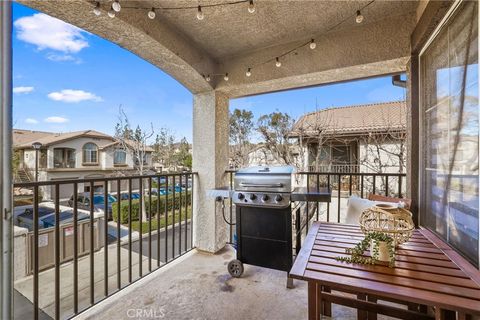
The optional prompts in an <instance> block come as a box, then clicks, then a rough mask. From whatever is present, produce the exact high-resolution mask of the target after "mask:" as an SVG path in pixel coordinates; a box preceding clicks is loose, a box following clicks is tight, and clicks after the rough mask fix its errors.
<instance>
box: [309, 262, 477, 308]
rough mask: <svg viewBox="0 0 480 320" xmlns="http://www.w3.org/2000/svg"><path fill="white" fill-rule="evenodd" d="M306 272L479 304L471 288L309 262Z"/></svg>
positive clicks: (475, 292) (475, 293) (475, 290)
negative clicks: (456, 297) (439, 294)
mask: <svg viewBox="0 0 480 320" xmlns="http://www.w3.org/2000/svg"><path fill="white" fill-rule="evenodd" d="M306 269H307V270H312V271H320V272H325V273H330V274H337V275H342V276H345V277H350V278H356V279H359V280H363V279H368V280H370V281H376V282H379V283H386V284H394V285H397V286H401V287H409V288H413V289H415V288H423V289H424V290H426V291H432V292H438V293H446V294H450V295H452V296H459V297H465V298H471V299H476V300H478V303H480V290H479V289H472V288H463V287H459V286H454V285H447V284H440V283H437V282H432V281H425V280H420V279H411V278H405V277H399V276H393V277H392V276H391V275H386V274H382V273H379V272H376V271H372V270H362V269H361V268H350V269H347V268H342V267H339V266H330V265H325V264H320V263H314V262H310V263H308V264H307V268H306Z"/></svg>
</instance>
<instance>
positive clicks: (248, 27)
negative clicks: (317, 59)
mask: <svg viewBox="0 0 480 320" xmlns="http://www.w3.org/2000/svg"><path fill="white" fill-rule="evenodd" d="M222 2H224V3H225V2H231V0H223V1H219V0H202V1H198V3H200V4H202V5H208V4H212V3H216V4H218V3H222ZM369 2H370V0H369V1H319V0H316V1H315V0H309V1H299V0H297V1H273V0H267V1H261V0H257V1H255V2H254V3H255V7H256V11H255V13H253V14H251V13H249V12H248V11H247V6H248V3H239V4H235V5H226V6H219V7H213V8H208V7H206V8H203V9H202V11H203V12H204V15H205V18H204V19H203V20H202V21H199V20H197V18H196V12H197V10H196V9H190V10H160V11H158V18H157V19H156V22H157V23H162V21H166V22H168V23H169V24H170V25H172V26H173V27H174V28H175V29H176V30H178V31H179V32H181V33H182V34H183V35H185V36H186V37H187V38H188V39H190V40H191V41H192V43H194V44H195V45H196V46H198V47H200V48H202V49H203V50H205V51H206V52H208V53H209V54H210V55H211V56H212V57H213V58H214V59H217V60H223V59H224V58H226V57H231V56H238V55H245V54H248V53H249V52H252V51H256V50H259V49H262V48H266V47H270V46H274V45H278V44H282V43H289V42H292V41H297V40H299V39H305V38H309V37H315V36H318V35H319V34H323V33H324V32H326V31H328V30H330V31H338V30H343V29H349V28H353V27H356V26H358V25H357V24H356V23H355V12H356V11H357V10H358V9H360V8H362V7H364V6H365V5H367V4H368V3H369ZM192 3H194V4H196V3H197V1H191V0H190V1H187V0H179V1H172V0H156V1H125V7H127V6H132V5H133V6H137V7H145V8H149V7H152V6H153V7H172V6H179V7H182V6H192ZM416 6H417V3H416V2H415V1H381V0H380V1H375V2H374V3H372V4H371V5H369V6H368V7H367V8H366V9H365V10H364V11H362V14H363V15H364V17H365V20H364V22H363V23H362V24H371V23H375V22H377V21H379V20H383V19H385V18H391V17H395V16H401V15H404V14H406V13H409V12H414V11H415V9H416ZM129 10H130V11H129ZM125 12H129V13H130V12H131V9H125ZM352 15H353V17H352ZM349 17H350V18H349ZM344 20H345V21H344ZM341 21H344V22H343V23H341V24H340V25H337V24H338V23H339V22H341ZM335 26H336V27H335ZM333 27H335V28H334V29H333V30H331V29H332V28H333Z"/></svg>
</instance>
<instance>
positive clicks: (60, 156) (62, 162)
mask: <svg viewBox="0 0 480 320" xmlns="http://www.w3.org/2000/svg"><path fill="white" fill-rule="evenodd" d="M53 166H54V168H75V149H70V148H55V149H53Z"/></svg>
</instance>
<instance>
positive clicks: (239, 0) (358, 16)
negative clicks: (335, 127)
mask: <svg viewBox="0 0 480 320" xmlns="http://www.w3.org/2000/svg"><path fill="white" fill-rule="evenodd" d="M375 1H376V0H371V1H370V2H368V3H367V4H365V5H363V6H362V7H361V8H359V9H357V10H355V12H354V13H352V14H350V15H348V16H347V17H345V18H344V19H342V20H341V21H339V22H337V23H336V24H334V25H332V26H330V27H329V28H328V29H326V30H325V31H323V32H322V33H321V34H317V35H316V37H312V38H311V40H309V41H307V42H303V43H301V44H299V45H297V46H295V47H293V48H291V49H289V50H287V51H285V52H282V53H280V54H279V55H276V56H274V57H272V58H269V59H266V60H264V61H260V62H257V63H254V64H251V65H249V66H248V67H247V68H246V72H245V76H246V77H251V76H252V74H253V72H252V70H253V69H255V68H258V67H260V66H263V65H265V64H269V63H273V62H275V66H276V67H278V68H280V67H281V66H282V60H283V59H282V58H284V57H285V56H288V55H290V54H292V53H296V52H297V50H299V49H301V48H303V47H306V46H309V48H310V49H311V50H314V49H315V48H316V47H317V44H316V43H315V38H319V37H321V36H323V35H325V34H327V33H329V32H331V31H332V30H334V29H336V28H337V27H338V26H340V25H342V24H344V23H345V22H347V21H348V20H350V19H354V21H355V22H356V23H357V24H360V23H362V22H363V21H364V16H363V14H362V11H364V10H365V9H366V8H368V7H369V6H371V5H372V4H373V3H374V2H375ZM92 2H93V3H94V9H93V13H94V14H95V15H96V16H99V15H100V14H101V11H100V3H101V2H100V1H92ZM108 3H110V10H109V11H108V12H107V13H108V16H110V17H111V18H114V17H115V15H116V13H118V12H120V10H121V9H122V8H125V9H136V10H144V11H146V12H147V17H148V18H149V19H152V20H153V19H155V17H156V12H158V11H168V10H193V9H196V10H197V13H196V16H197V19H198V20H203V19H204V18H205V13H204V12H203V10H202V8H212V7H223V6H231V5H240V4H245V3H248V7H247V9H248V12H249V13H254V12H255V11H256V8H255V2H254V0H236V1H228V2H218V3H209V4H205V5H200V4H198V5H191V6H171V7H139V6H126V5H120V1H119V0H114V1H108ZM202 76H203V78H204V79H205V80H206V81H207V82H210V81H211V80H212V78H213V77H220V76H221V77H223V79H224V80H225V81H228V80H229V76H228V72H224V73H210V74H206V75H205V74H204V75H202Z"/></svg>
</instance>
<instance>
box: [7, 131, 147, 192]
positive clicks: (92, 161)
mask: <svg viewBox="0 0 480 320" xmlns="http://www.w3.org/2000/svg"><path fill="white" fill-rule="evenodd" d="M33 143H40V144H41V148H40V150H39V151H38V159H36V151H35V149H34V148H33V147H32V144H33ZM13 145H14V149H15V152H17V154H18V159H19V164H18V170H17V173H16V178H17V180H19V181H23V182H25V181H28V180H30V181H33V180H35V176H36V172H35V166H36V164H35V163H36V161H38V180H39V181H55V180H78V179H89V178H105V177H110V176H119V175H120V176H126V175H136V174H138V170H137V169H138V159H135V156H134V153H133V152H130V151H129V149H128V148H125V147H124V146H123V144H122V143H120V141H118V140H116V139H115V138H114V137H112V136H110V135H108V134H105V133H102V132H98V131H95V130H84V131H75V132H66V133H55V132H43V131H29V130H21V129H14V130H13ZM152 152H153V149H152V148H150V147H147V149H146V152H145V159H144V166H145V168H147V170H148V169H150V168H151V166H152ZM93 186H94V191H101V190H103V187H104V182H94V183H93ZM134 187H135V186H134ZM72 188H73V187H72ZM109 190H110V191H116V186H115V185H111V186H109ZM42 191H43V198H46V199H51V198H52V197H53V193H54V192H55V191H54V187H50V188H47V187H45V188H43V190H42ZM83 191H86V192H88V191H90V185H89V184H83V183H79V184H78V192H83ZM72 194H73V191H72V189H70V188H62V189H61V190H60V198H61V199H64V198H67V197H70V196H71V195H72Z"/></svg>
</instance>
